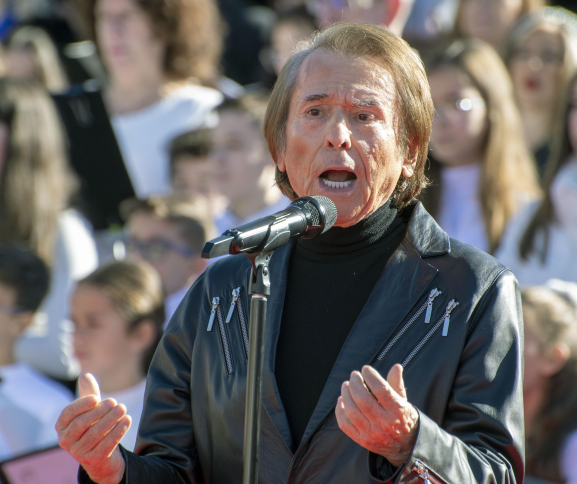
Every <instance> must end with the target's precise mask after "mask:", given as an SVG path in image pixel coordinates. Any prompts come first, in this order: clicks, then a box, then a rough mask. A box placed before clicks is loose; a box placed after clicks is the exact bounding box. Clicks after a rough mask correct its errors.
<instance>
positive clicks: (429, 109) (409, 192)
mask: <svg viewBox="0 0 577 484" xmlns="http://www.w3.org/2000/svg"><path fill="white" fill-rule="evenodd" d="M317 50H324V51H326V52H329V53H335V54H340V55H342V56H345V57H355V58H366V59H371V60H373V61H374V62H375V64H376V65H378V66H381V67H383V68H385V69H387V71H388V72H389V73H390V74H391V76H392V78H393V80H394V83H395V89H396V98H397V99H396V101H397V104H398V126H399V132H398V133H397V140H398V141H397V144H398V145H399V147H400V148H401V150H403V151H404V153H403V154H404V155H405V156H407V157H408V158H410V159H414V160H415V162H416V167H415V174H414V175H413V176H412V177H411V178H405V177H403V176H401V177H400V178H399V181H398V183H397V186H396V188H395V194H396V195H397V197H396V199H395V205H396V206H397V207H398V208H402V207H404V206H405V205H407V204H408V203H409V202H410V201H411V200H412V199H413V198H414V197H416V196H417V195H418V194H419V192H420V191H421V190H422V188H423V187H424V186H425V185H426V183H427V180H426V178H425V175H424V168H425V161H426V159H427V145H428V142H429V136H430V134H431V125H432V120H433V102H432V100H431V93H430V90H429V84H428V82H427V78H426V75H425V70H424V68H423V65H422V62H421V60H420V59H419V57H418V55H417V54H416V53H415V52H414V51H413V50H412V49H411V47H410V46H409V44H407V43H406V42H405V41H404V40H402V39H401V38H400V37H398V36H396V35H395V34H393V33H391V32H389V31H388V30H387V29H385V28H384V27H380V26H377V25H368V24H361V23H351V22H344V23H338V24H334V25H332V26H331V27H329V28H327V29H326V30H324V31H322V32H320V33H319V34H318V35H316V36H315V37H313V38H312V39H311V40H310V41H309V42H308V43H307V44H305V45H304V46H303V48H302V50H300V51H298V52H297V53H296V54H294V55H293V56H292V57H291V58H290V59H289V60H288V61H287V63H286V64H285V66H284V67H283V69H282V70H281V72H280V74H279V77H278V80H277V82H276V84H275V86H274V89H273V91H272V94H271V97H270V101H269V104H268V108H267V111H266V115H265V122H264V134H265V138H266V140H267V143H268V147H269V150H270V152H271V155H272V157H273V159H274V160H275V162H276V161H277V159H278V155H279V153H282V152H284V150H285V149H286V123H287V119H288V114H289V106H290V102H291V99H292V95H293V92H294V90H295V87H296V84H297V82H298V77H299V71H300V67H301V66H302V64H303V62H304V61H305V60H306V59H307V58H308V57H309V56H310V55H311V54H312V53H313V52H316V51H317ZM276 181H277V184H278V186H279V187H280V189H281V191H282V192H283V193H284V194H285V195H286V196H287V197H289V198H291V199H294V198H297V194H296V193H295V191H294V190H293V188H292V186H291V184H290V181H289V179H288V175H287V174H286V172H281V171H280V170H279V169H278V167H277V169H276Z"/></svg>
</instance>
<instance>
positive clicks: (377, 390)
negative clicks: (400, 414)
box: [362, 365, 404, 409]
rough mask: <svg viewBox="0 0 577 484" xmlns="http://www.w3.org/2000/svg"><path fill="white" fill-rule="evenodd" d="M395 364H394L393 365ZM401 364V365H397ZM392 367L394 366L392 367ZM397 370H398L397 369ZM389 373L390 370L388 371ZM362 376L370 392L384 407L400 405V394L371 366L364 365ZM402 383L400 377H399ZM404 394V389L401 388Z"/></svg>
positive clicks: (389, 407)
mask: <svg viewBox="0 0 577 484" xmlns="http://www.w3.org/2000/svg"><path fill="white" fill-rule="evenodd" d="M395 366H396V365H395ZM398 366H401V365H398ZM393 368H394V367H393ZM397 371H398V370H397ZM389 374H390V372H389ZM362 377H363V379H364V381H365V383H366V385H367V386H368V387H369V388H370V389H371V392H372V394H373V395H374V396H375V398H376V399H377V400H378V401H379V403H380V404H381V406H382V407H383V408H385V409H391V408H397V407H398V406H399V405H401V403H402V402H401V396H400V395H399V394H398V393H397V391H396V390H395V389H394V388H393V387H392V386H391V385H390V384H389V382H388V381H387V380H385V379H384V378H383V377H382V376H381V374H380V373H379V372H378V371H377V370H375V369H374V368H373V367H371V366H368V365H365V366H363V369H362ZM401 384H402V377H401ZM403 394H404V389H403Z"/></svg>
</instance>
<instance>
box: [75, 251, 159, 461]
mask: <svg viewBox="0 0 577 484" xmlns="http://www.w3.org/2000/svg"><path fill="white" fill-rule="evenodd" d="M71 301H72V302H71V319H72V321H73V323H74V328H75V329H74V350H75V353H76V356H77V357H78V360H79V361H80V366H81V368H82V371H83V372H90V373H92V374H93V375H94V377H95V378H96V380H97V382H98V384H99V386H100V389H101V391H102V399H103V400H104V399H106V398H114V399H116V400H117V401H119V402H122V403H123V404H124V405H126V409H127V412H126V413H127V414H128V415H130V416H131V417H132V426H131V427H130V430H129V431H128V433H127V434H126V435H125V436H124V438H123V439H122V441H121V443H122V445H123V446H124V447H125V448H127V449H128V450H131V451H132V450H134V445H135V443H136V434H137V431H138V423H139V421H140V415H141V413H142V407H143V403H144V390H145V386H146V375H147V373H148V367H149V366H150V362H151V361H152V356H153V355H154V351H155V350H156V346H157V345H158V342H159V341H160V337H161V335H162V325H163V323H164V294H163V292H162V284H161V281H160V277H159V275H158V274H157V273H156V271H155V270H154V269H153V268H152V267H151V266H149V265H148V264H146V263H144V262H140V261H138V262H137V261H133V262H128V261H123V262H114V263H111V264H108V265H105V266H102V267H100V268H98V269H97V270H96V271H95V272H93V273H92V274H90V275H89V276H88V277H86V278H85V279H83V280H81V281H80V282H79V283H78V286H77V287H76V290H75V291H74V293H73V295H72V300H71Z"/></svg>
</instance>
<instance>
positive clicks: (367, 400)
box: [341, 372, 378, 432]
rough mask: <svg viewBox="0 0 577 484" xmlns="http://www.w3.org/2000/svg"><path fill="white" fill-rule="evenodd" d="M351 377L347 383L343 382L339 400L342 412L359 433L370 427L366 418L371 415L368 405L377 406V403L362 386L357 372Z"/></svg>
mask: <svg viewBox="0 0 577 484" xmlns="http://www.w3.org/2000/svg"><path fill="white" fill-rule="evenodd" d="M354 373H356V375H355V374H353V375H351V380H350V381H349V382H344V383H343V385H342V387H341V400H342V405H343V410H344V411H345V412H346V414H347V416H348V418H349V420H350V421H351V423H352V424H353V425H354V426H355V428H356V429H358V430H359V431H361V432H362V431H364V430H367V429H369V428H370V427H371V424H370V422H369V421H368V419H367V417H368V416H370V415H371V413H372V412H371V410H372V409H370V408H369V407H370V405H371V404H372V405H377V406H378V402H377V401H376V400H375V399H374V398H373V396H372V395H371V394H370V393H369V392H368V390H367V389H366V387H365V386H364V385H363V384H362V380H361V378H360V373H359V372H354Z"/></svg>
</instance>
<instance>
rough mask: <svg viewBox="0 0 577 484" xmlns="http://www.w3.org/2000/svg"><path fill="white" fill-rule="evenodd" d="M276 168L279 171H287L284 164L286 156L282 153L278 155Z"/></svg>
mask: <svg viewBox="0 0 577 484" xmlns="http://www.w3.org/2000/svg"><path fill="white" fill-rule="evenodd" d="M275 163H276V166H277V168H278V169H279V171H286V164H285V162H284V155H282V154H281V153H278V154H277V155H276V162H275Z"/></svg>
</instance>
